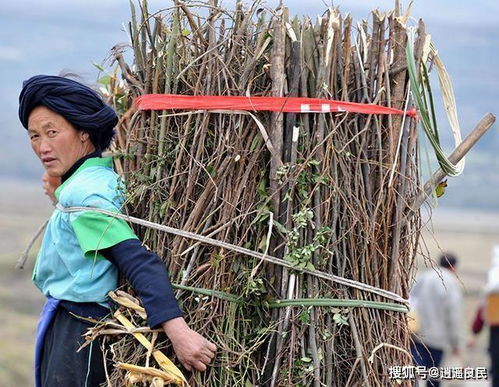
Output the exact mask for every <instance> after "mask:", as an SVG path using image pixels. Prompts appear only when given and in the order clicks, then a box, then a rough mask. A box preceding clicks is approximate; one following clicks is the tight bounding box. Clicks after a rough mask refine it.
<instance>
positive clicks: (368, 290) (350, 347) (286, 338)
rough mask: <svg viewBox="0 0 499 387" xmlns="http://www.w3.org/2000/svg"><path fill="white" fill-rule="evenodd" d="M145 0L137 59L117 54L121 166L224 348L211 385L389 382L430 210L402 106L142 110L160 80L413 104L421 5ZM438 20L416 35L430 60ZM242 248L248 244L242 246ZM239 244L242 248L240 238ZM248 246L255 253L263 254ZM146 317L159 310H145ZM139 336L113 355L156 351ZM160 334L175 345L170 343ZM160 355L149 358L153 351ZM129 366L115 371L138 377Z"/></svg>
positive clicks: (179, 282) (148, 239)
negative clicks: (142, 99) (422, 196)
mask: <svg viewBox="0 0 499 387" xmlns="http://www.w3.org/2000/svg"><path fill="white" fill-rule="evenodd" d="M193 5H195V7H191V5H190V4H189V3H184V2H180V1H178V2H176V4H175V5H174V6H172V7H171V8H169V9H166V10H163V11H162V12H157V13H154V14H149V12H148V10H147V7H146V3H145V2H143V3H141V4H140V7H137V9H135V8H133V7H132V20H131V22H130V24H129V28H130V31H129V32H130V35H131V42H132V48H133V66H132V65H128V64H127V63H126V60H125V59H124V56H123V55H122V52H121V51H120V50H119V49H116V50H115V58H116V60H117V62H118V63H119V68H120V70H121V74H122V76H123V79H124V81H125V82H124V83H122V87H120V86H119V84H118V83H116V82H115V80H113V78H111V84H110V86H111V89H112V93H111V100H112V102H113V103H114V105H115V107H116V109H117V110H118V111H119V112H121V113H122V118H121V121H120V125H119V127H118V137H117V141H116V150H117V151H118V152H119V153H120V154H121V157H118V158H117V161H116V165H117V168H118V170H119V172H121V173H122V174H123V175H124V176H125V178H126V182H127V186H128V197H127V207H126V210H127V212H128V213H129V214H130V215H133V216H136V217H139V218H142V219H146V220H148V221H151V222H154V223H158V224H162V225H167V226H170V227H173V228H176V229H180V230H185V231H188V232H192V233H195V234H198V235H201V236H206V237H210V238H212V239H215V240H217V241H222V242H227V243H230V244H231V246H228V245H226V244H223V243H220V244H218V245H217V243H216V242H215V243H213V241H211V242H210V243H203V242H199V241H195V240H192V239H189V238H186V237H185V236H179V235H173V234H171V233H165V232H161V231H158V230H155V229H151V228H148V227H145V226H135V230H136V232H137V234H138V235H139V237H140V238H142V240H143V241H144V243H145V244H146V245H147V246H148V247H149V248H151V249H152V250H153V251H156V252H157V253H158V254H159V255H160V256H161V257H162V258H163V259H164V261H165V264H166V265H168V269H169V273H170V276H171V279H172V282H173V283H174V284H176V288H177V296H178V298H179V300H180V303H181V307H182V309H183V310H184V312H185V314H186V318H187V320H188V322H189V324H190V326H191V327H192V328H193V329H195V330H198V331H200V332H202V333H203V334H204V335H206V336H207V337H208V338H209V339H210V340H212V341H213V342H215V343H216V344H217V346H218V353H217V357H216V360H215V362H214V364H213V366H212V367H210V368H209V369H208V370H207V371H206V372H204V373H202V374H198V373H196V374H193V375H191V376H190V379H189V383H190V384H191V385H198V386H250V385H270V386H287V385H303V386H308V385H312V384H313V385H315V386H320V385H327V386H346V385H388V384H390V383H391V381H390V380H389V368H390V367H392V366H394V365H408V364H410V363H411V359H410V356H409V354H408V353H407V348H408V344H409V333H408V330H407V316H406V314H405V313H404V312H405V311H406V310H407V307H406V305H405V302H404V299H406V298H407V297H408V290H409V289H408V286H409V281H410V278H411V275H412V273H411V270H412V268H413V262H414V256H415V252H416V247H417V243H418V237H419V228H420V217H419V212H418V210H416V212H414V211H409V206H410V204H411V202H412V201H413V200H414V198H415V197H416V196H417V194H418V193H419V192H420V188H419V187H420V181H419V173H418V156H417V155H418V131H417V129H416V123H415V120H413V119H410V118H408V117H406V116H404V115H393V116H392V115H375V114H373V115H363V114H351V113H346V112H345V113H320V114H312V113H298V114H295V113H282V112H277V113H270V112H258V113H256V112H254V113H250V112H246V111H232V110H216V111H206V110H203V111H172V110H163V111H141V110H137V109H135V108H134V107H133V99H134V98H135V97H137V96H140V95H143V94H148V93H160V94H161V93H166V94H183V95H197V96H203V95H218V96H245V95H250V96H293V97H294V96H297V97H315V98H324V99H336V100H341V101H350V102H359V103H372V104H380V105H383V106H389V107H394V108H397V109H406V108H407V107H408V105H409V104H408V95H409V75H408V67H407V61H406V46H407V31H406V22H407V15H402V14H401V12H400V10H399V9H395V10H394V11H392V12H390V13H388V14H384V13H380V12H378V11H373V12H372V14H371V15H370V17H369V21H367V20H366V21H362V22H360V23H358V24H354V23H353V21H352V18H351V17H350V16H348V15H347V16H344V15H342V14H340V12H339V10H337V9H334V8H330V9H327V10H325V13H324V14H323V15H322V16H321V17H319V18H317V20H311V19H309V18H303V19H299V18H296V17H295V18H291V17H290V16H289V13H288V10H287V9H286V8H283V7H280V8H278V9H276V10H268V9H265V8H264V7H263V6H262V5H261V4H260V3H259V2H255V3H253V4H250V5H249V6H243V5H242V4H240V3H238V5H237V6H236V7H235V9H234V10H232V11H228V10H225V9H222V8H220V7H219V6H218V5H217V2H216V0H211V1H210V2H209V3H199V2H196V3H195V4H194V3H193ZM425 36H426V35H425V33H424V25H423V23H422V22H420V24H419V26H418V30H417V34H416V39H415V43H414V47H412V49H413V52H414V57H415V61H416V63H418V64H419V63H420V60H421V57H422V52H423V46H424V44H423V43H424V41H425ZM234 245H235V246H239V247H241V248H244V249H246V250H243V249H239V250H238V251H235V250H234ZM236 250H237V249H236ZM248 251H250V253H248ZM143 324H144V325H145V322H143ZM133 340H134V339H133V337H130V336H125V337H123V338H121V339H119V340H118V341H117V342H116V343H115V344H114V345H113V352H114V360H115V361H119V362H121V363H128V364H129V363H133V364H137V365H143V364H141V362H143V361H144V359H145V358H146V357H147V352H148V351H147V350H146V349H145V348H141V347H140V346H139V345H138V344H136V343H135V342H134V341H133ZM159 343H160V344H158V348H161V347H162V346H163V345H167V343H166V344H165V342H159ZM147 358H148V357H147ZM121 372H122V371H120V370H115V371H114V372H113V373H112V375H111V382H112V384H113V385H123V384H124V381H123V380H124V379H123V378H124V376H123V374H122V373H121Z"/></svg>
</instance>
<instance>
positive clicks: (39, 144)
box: [28, 106, 95, 177]
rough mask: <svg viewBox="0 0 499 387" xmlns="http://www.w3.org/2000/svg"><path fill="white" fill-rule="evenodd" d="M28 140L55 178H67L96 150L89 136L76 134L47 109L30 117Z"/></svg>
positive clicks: (68, 123) (70, 126)
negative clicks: (79, 163)
mask: <svg viewBox="0 0 499 387" xmlns="http://www.w3.org/2000/svg"><path fill="white" fill-rule="evenodd" d="M28 136H29V138H30V140H31V147H32V148H33V151H34V152H35V153H36V155H37V156H38V158H39V159H40V160H41V161H42V164H43V166H44V167H45V169H46V171H47V173H48V175H49V176H53V177H60V176H62V175H64V174H65V173H66V172H67V171H68V170H69V168H71V167H72V166H73V164H74V163H75V162H76V161H78V160H79V159H80V158H82V157H83V156H85V155H87V154H89V153H91V152H93V151H94V150H95V148H94V146H93V144H92V142H91V141H90V138H89V135H88V133H85V132H83V131H79V130H76V129H75V127H74V126H73V125H71V123H70V122H68V121H67V120H66V119H65V118H64V117H63V116H61V115H60V114H57V113H55V112H53V111H52V110H50V109H48V108H46V107H45V106H38V107H36V108H34V109H33V111H32V112H31V114H30V115H29V119H28Z"/></svg>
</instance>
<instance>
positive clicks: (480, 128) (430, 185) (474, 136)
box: [406, 113, 496, 221]
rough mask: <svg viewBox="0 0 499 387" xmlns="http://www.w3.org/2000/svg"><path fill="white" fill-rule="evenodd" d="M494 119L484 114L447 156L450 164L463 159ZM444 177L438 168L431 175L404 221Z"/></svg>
mask: <svg viewBox="0 0 499 387" xmlns="http://www.w3.org/2000/svg"><path fill="white" fill-rule="evenodd" d="M495 121H496V117H495V116H494V115H493V114H492V113H487V114H485V115H484V116H483V117H482V119H481V120H480V121H479V122H478V124H477V125H476V126H475V128H474V129H473V130H472V131H471V133H470V134H468V136H467V137H466V138H465V139H464V141H463V142H462V143H461V144H459V146H458V147H457V148H456V149H455V150H454V152H452V153H451V155H450V156H449V161H450V162H451V163H452V164H454V165H455V164H457V163H458V162H459V161H461V160H462V159H463V157H464V156H465V155H466V154H467V153H468V152H469V151H470V149H471V148H473V146H474V145H475V144H476V143H477V141H478V140H479V139H480V138H481V137H482V136H483V135H484V134H485V132H486V131H487V130H489V128H490V127H491V126H492V125H493V124H494V122H495ZM445 176H446V174H445V172H444V171H443V170H442V168H439V169H438V170H437V171H435V172H434V173H433V175H432V176H431V177H430V179H429V180H428V181H427V182H426V184H425V185H424V188H423V191H422V192H421V193H420V194H419V195H418V196H417V197H416V200H415V201H414V204H413V205H412V206H411V207H410V210H409V213H408V215H407V218H406V221H408V220H410V219H411V218H412V216H413V215H414V214H415V213H416V211H418V210H419V208H420V207H421V206H422V205H423V203H424V202H425V200H426V199H427V198H428V197H429V196H430V195H431V193H432V191H433V190H434V189H435V188H436V187H437V185H438V184H439V183H440V182H441V181H442V180H443V179H444V177H445Z"/></svg>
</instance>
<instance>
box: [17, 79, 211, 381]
mask: <svg viewBox="0 0 499 387" xmlns="http://www.w3.org/2000/svg"><path fill="white" fill-rule="evenodd" d="M19 102H20V105H19V118H20V120H21V122H22V124H23V126H24V127H25V128H26V129H27V131H28V135H29V138H30V141H31V146H32V148H33V151H34V152H35V154H36V155H37V156H38V157H39V158H40V160H41V162H42V164H43V166H44V168H45V170H46V173H47V174H48V175H49V176H51V177H52V178H60V179H61V185H60V186H59V187H58V188H57V190H56V191H55V197H56V200H57V201H58V202H59V203H60V205H61V206H63V207H75V206H79V207H81V206H84V207H97V208H103V209H106V210H112V211H119V210H120V208H121V206H122V204H123V196H122V192H123V191H122V187H121V185H120V179H119V177H118V175H117V174H116V173H115V172H114V171H113V169H112V160H111V159H110V158H102V157H101V152H102V151H103V150H104V149H106V148H107V147H108V146H109V144H110V143H111V140H112V138H113V136H114V129H113V128H114V126H115V125H116V123H117V122H118V119H117V117H116V114H115V112H114V111H113V109H111V108H110V107H109V106H107V105H106V104H104V103H103V101H102V99H101V98H100V97H99V95H98V94H97V93H95V92H94V91H93V90H92V89H90V88H88V87H87V86H84V85H82V84H80V83H78V82H76V81H73V80H70V79H66V78H62V77H56V76H46V75H38V76H34V77H32V78H30V79H29V80H28V81H25V82H24V84H23V89H22V91H21V94H20V97H19ZM118 270H119V271H121V272H122V273H124V275H125V276H126V278H127V279H128V280H129V281H130V283H131V284H132V286H133V287H134V288H135V290H136V291H137V294H138V295H139V297H140V298H141V300H142V302H143V304H144V307H145V309H146V311H147V314H148V323H149V325H150V326H151V327H162V328H163V330H164V332H165V333H166V335H167V336H168V337H169V339H170V340H171V342H172V345H173V349H174V351H175V353H176V355H177V357H178V359H179V360H180V362H181V363H182V364H183V365H184V367H185V368H186V369H188V370H191V369H197V370H199V371H204V370H205V369H206V366H207V364H209V363H210V361H211V360H212V359H213V357H214V354H215V350H216V347H215V345H214V344H213V343H211V342H209V341H208V340H206V339H205V338H203V337H202V336H201V335H199V334H198V333H197V332H195V331H193V330H191V329H190V328H189V327H188V326H187V324H186V322H185V320H184V319H183V317H182V314H181V311H180V309H179V308H178V306H177V302H176V300H175V297H174V295H173V292H172V289H171V285H170V282H169V279H168V273H167V271H166V269H165V266H164V265H163V264H162V262H161V260H160V259H159V257H158V256H157V255H155V254H153V253H151V252H149V251H147V249H145V248H144V247H143V246H142V244H141V243H140V241H139V240H138V238H137V237H136V236H135V234H134V233H133V231H132V229H131V228H130V227H129V226H128V224H127V223H126V222H124V221H121V220H119V219H116V218H111V217H108V216H106V215H103V214H101V213H98V212H92V211H82V212H77V213H67V212H62V211H60V210H58V209H56V210H55V211H54V213H53V215H52V217H51V219H50V221H49V223H48V225H47V229H46V232H45V236H44V239H43V242H42V246H41V249H40V252H39V254H38V257H37V261H36V264H35V269H34V272H33V281H34V283H35V285H36V286H37V287H38V288H39V289H40V290H41V291H42V292H43V294H45V295H46V296H47V303H46V305H45V306H44V309H43V311H42V315H41V319H40V323H39V326H38V331H37V336H38V337H37V345H36V354H35V363H36V365H35V369H36V384H37V385H38V386H44V387H49V386H50V387H55V386H58V387H65V386H68V387H69V386H71V387H73V386H98V385H99V384H100V383H102V382H104V381H105V373H104V367H103V364H104V363H103V358H102V353H101V350H100V347H99V345H91V346H87V347H85V348H84V349H83V350H82V351H80V352H76V350H77V349H78V348H79V346H80V344H81V342H82V337H81V336H82V335H83V334H84V333H85V332H86V330H87V328H88V327H89V324H88V322H87V321H85V320H84V319H82V318H80V317H83V318H87V317H91V318H94V319H100V318H103V317H105V316H106V315H107V314H108V313H109V307H108V304H107V294H108V292H109V291H111V290H113V289H115V288H116V286H117V281H118Z"/></svg>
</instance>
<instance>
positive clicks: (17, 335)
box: [0, 180, 499, 387]
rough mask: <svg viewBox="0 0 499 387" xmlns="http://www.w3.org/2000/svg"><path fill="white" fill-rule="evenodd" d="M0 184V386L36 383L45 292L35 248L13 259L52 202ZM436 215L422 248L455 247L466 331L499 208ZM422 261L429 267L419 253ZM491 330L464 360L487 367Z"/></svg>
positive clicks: (25, 188) (496, 232) (496, 231)
mask: <svg viewBox="0 0 499 387" xmlns="http://www.w3.org/2000/svg"><path fill="white" fill-rule="evenodd" d="M0 184H1V187H2V189H1V190H0V246H1V247H2V249H1V252H0V327H1V330H0V386H3V387H18V386H29V385H32V384H33V379H32V372H33V371H32V369H33V367H32V361H33V355H32V353H33V344H34V337H35V327H36V322H37V318H38V313H39V311H40V308H41V305H42V303H43V297H42V296H41V295H40V294H39V292H38V290H37V289H36V288H35V287H34V286H33V285H32V283H31V281H30V277H31V270H32V267H33V263H34V257H33V253H34V252H36V251H37V245H35V247H34V248H33V252H32V254H31V257H30V260H29V261H28V264H27V265H26V269H24V270H23V271H19V270H16V269H15V268H14V267H15V262H16V260H17V258H18V256H19V254H20V252H21V251H22V250H23V249H24V247H25V246H26V245H27V243H28V242H29V240H30V239H31V237H32V236H33V234H34V233H35V231H36V230H37V228H38V227H39V226H40V225H41V224H42V223H43V221H44V220H45V219H46V218H48V216H49V214H50V213H51V210H52V207H51V205H50V204H49V201H48V199H47V198H46V197H45V196H44V195H43V193H42V190H41V185H37V184H26V183H25V182H23V183H22V184H21V183H19V182H16V181H14V180H12V181H2V182H1V183H0ZM432 219H433V221H432V222H431V224H430V223H428V224H427V225H426V226H425V230H424V232H423V240H424V244H425V245H426V247H424V244H422V250H427V252H428V253H429V256H430V257H432V258H436V257H437V256H438V254H439V253H440V252H441V251H444V250H445V251H447V250H448V251H452V252H454V253H455V254H457V255H458V257H459V259H460V268H459V272H460V279H461V281H462V284H463V292H464V294H465V308H464V310H465V316H464V317H463V335H468V333H469V325H470V323H471V319H472V316H473V313H474V312H475V309H476V306H477V303H478V299H479V297H480V295H481V292H482V289H483V286H484V284H485V281H486V273H487V270H488V267H489V263H490V258H491V250H492V246H493V245H494V244H496V243H499V214H494V213H477V212H466V211H451V210H446V209H443V208H437V209H435V210H433V216H432ZM419 266H420V267H421V268H422V269H425V265H424V263H423V260H422V259H421V258H419ZM486 348H487V335H486V332H484V333H483V334H482V335H481V336H480V338H479V340H478V343H477V346H476V347H475V348H474V349H468V350H466V351H465V355H464V364H463V365H465V366H470V367H486V366H487V365H488V358H487V350H486ZM445 363H446V365H449V366H458V365H459V362H458V360H457V359H453V358H451V357H448V358H446V360H445ZM444 385H446V386H468V385H470V386H488V383H486V382H485V383H484V382H469V381H468V382H452V383H451V382H449V383H447V384H444Z"/></svg>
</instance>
